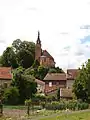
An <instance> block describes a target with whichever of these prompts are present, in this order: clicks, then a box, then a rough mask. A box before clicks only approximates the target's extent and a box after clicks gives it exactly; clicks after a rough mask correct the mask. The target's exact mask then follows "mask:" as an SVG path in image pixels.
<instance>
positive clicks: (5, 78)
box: [0, 67, 13, 87]
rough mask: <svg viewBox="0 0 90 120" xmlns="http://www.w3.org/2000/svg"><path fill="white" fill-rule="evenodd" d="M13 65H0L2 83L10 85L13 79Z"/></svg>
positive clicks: (0, 81)
mask: <svg viewBox="0 0 90 120" xmlns="http://www.w3.org/2000/svg"><path fill="white" fill-rule="evenodd" d="M12 77H13V76H12V73H11V67H0V85H3V86H4V87H8V86H9V85H10V84H11V81H12Z"/></svg>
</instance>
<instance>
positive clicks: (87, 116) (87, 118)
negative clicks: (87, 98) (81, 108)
mask: <svg viewBox="0 0 90 120" xmlns="http://www.w3.org/2000/svg"><path fill="white" fill-rule="evenodd" d="M40 120H90V111H86V112H79V113H72V114H64V115H57V116H54V117H47V118H43V119H40Z"/></svg>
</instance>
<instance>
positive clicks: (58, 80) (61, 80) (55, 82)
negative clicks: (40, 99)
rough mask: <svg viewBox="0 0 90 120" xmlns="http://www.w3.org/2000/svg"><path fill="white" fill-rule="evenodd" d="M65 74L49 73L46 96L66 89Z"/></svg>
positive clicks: (46, 82) (46, 80)
mask: <svg viewBox="0 0 90 120" xmlns="http://www.w3.org/2000/svg"><path fill="white" fill-rule="evenodd" d="M66 80H67V79H66V74H65V73H48V74H47V75H46V76H45V78H44V81H45V94H48V93H50V92H52V93H53V92H55V91H56V90H57V89H58V88H65V87H66Z"/></svg>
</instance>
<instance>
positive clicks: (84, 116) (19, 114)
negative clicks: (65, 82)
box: [0, 106, 90, 120]
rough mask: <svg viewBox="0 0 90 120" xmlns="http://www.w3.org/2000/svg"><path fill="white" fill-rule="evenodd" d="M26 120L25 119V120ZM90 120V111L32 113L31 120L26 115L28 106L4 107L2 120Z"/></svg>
mask: <svg viewBox="0 0 90 120" xmlns="http://www.w3.org/2000/svg"><path fill="white" fill-rule="evenodd" d="M23 118H24V119H23ZM22 119H23V120H29V119H30V120H90V110H89V109H88V110H84V111H75V112H72V111H60V110H57V111H53V110H43V109H42V110H38V112H37V110H34V111H30V116H29V119H28V118H27V115H26V106H4V116H3V117H0V120H22Z"/></svg>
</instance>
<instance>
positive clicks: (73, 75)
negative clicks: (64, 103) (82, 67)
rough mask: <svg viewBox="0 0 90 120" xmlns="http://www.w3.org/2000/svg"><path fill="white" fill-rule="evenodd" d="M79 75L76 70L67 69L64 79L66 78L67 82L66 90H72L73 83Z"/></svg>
mask: <svg viewBox="0 0 90 120" xmlns="http://www.w3.org/2000/svg"><path fill="white" fill-rule="evenodd" d="M78 73H79V70H78V69H67V73H66V77H67V82H66V86H67V88H72V86H73V83H74V81H75V79H76V77H77V75H78Z"/></svg>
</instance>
